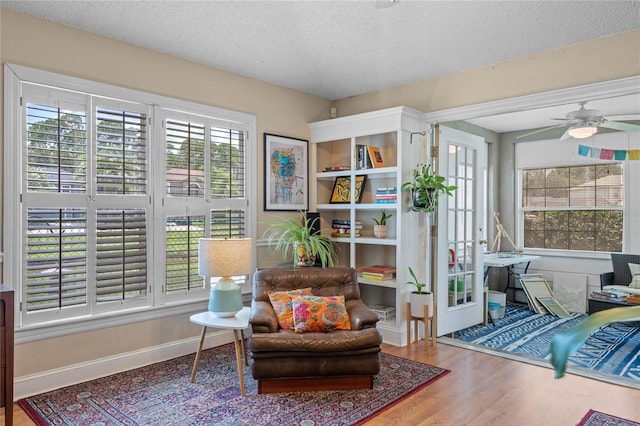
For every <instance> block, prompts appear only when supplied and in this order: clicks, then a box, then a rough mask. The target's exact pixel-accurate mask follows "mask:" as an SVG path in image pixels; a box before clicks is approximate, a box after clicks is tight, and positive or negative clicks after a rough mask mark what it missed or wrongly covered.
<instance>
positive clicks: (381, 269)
mask: <svg viewBox="0 0 640 426" xmlns="http://www.w3.org/2000/svg"><path fill="white" fill-rule="evenodd" d="M358 272H359V273H360V276H361V277H362V278H367V279H370V280H380V281H382V280H392V279H394V278H395V277H396V267H395V266H387V265H371V266H361V267H360V268H358Z"/></svg>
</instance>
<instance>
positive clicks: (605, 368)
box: [455, 302, 640, 380]
mask: <svg viewBox="0 0 640 426" xmlns="http://www.w3.org/2000/svg"><path fill="white" fill-rule="evenodd" d="M584 317H585V315H578V314H576V315H574V316H572V317H571V318H557V317H554V316H552V315H542V314H535V313H533V312H532V311H530V310H529V309H527V307H526V306H524V305H519V304H514V303H510V302H508V303H507V308H506V313H505V316H504V319H501V320H496V321H495V326H494V325H491V324H489V325H488V326H483V325H477V326H474V327H470V328H467V329H465V330H462V331H459V332H456V334H455V338H456V339H459V340H462V341H465V342H469V343H473V344H476V345H482V346H486V347H488V348H492V349H499V350H502V351H507V352H511V353H515V354H523V355H528V356H532V357H536V358H541V359H544V360H549V359H550V358H551V355H550V352H549V348H550V344H551V338H552V337H553V336H554V335H555V334H556V333H559V332H562V331H564V330H566V329H568V328H570V327H572V326H573V325H575V324H577V323H578V322H580V321H581V320H582V319H583V318H584ZM569 365H573V366H578V367H582V368H587V369H590V370H594V371H597V372H599V373H607V374H614V375H616V376H620V377H625V378H629V379H636V380H640V322H627V323H614V324H610V325H608V326H606V327H603V328H602V329H600V330H599V331H598V332H596V333H594V334H593V335H592V336H591V337H590V338H589V339H588V340H587V341H586V342H585V344H584V345H582V347H581V348H580V349H579V350H578V351H577V352H575V353H574V354H573V355H571V356H570V357H569Z"/></svg>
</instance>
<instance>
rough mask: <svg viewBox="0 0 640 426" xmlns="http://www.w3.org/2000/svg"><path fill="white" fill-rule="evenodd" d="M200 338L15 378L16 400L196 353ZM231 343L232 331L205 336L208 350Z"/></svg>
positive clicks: (205, 345) (196, 337) (211, 333)
mask: <svg viewBox="0 0 640 426" xmlns="http://www.w3.org/2000/svg"><path fill="white" fill-rule="evenodd" d="M199 340H200V337H199V336H195V337H192V338H189V339H183V340H178V341H174V342H169V343H165V344H162V345H157V346H151V347H148V348H144V349H140V350H137V351H133V352H128V353H122V354H117V355H113V356H110V357H105V358H100V359H97V360H94V361H90V362H82V363H78V364H73V365H69V366H66V367H62V368H56V369H53V370H48V371H42V372H39V373H37V374H30V375H26V376H21V377H16V378H15V380H14V400H15V401H17V400H19V399H22V398H26V397H28V396H32V395H38V394H40V393H43V392H48V391H51V390H54V389H59V388H62V387H65V386H70V385H74V384H77V383H82V382H86V381H88V380H93V379H97V378H99V377H104V376H108V375H111V374H116V373H120V372H122V371H127V370H131V369H134V368H138V367H143V366H145V365H149V364H154V363H156V362H162V361H166V360H168V359H172V358H177V357H179V356H183V355H188V354H195V352H196V350H197V348H198V341H199ZM231 342H233V333H232V332H231V331H230V330H219V331H215V332H214V331H210V332H209V333H207V335H206V338H205V342H204V346H203V348H205V349H208V348H212V347H214V346H220V345H224V344H226V343H231ZM185 380H187V381H188V380H189V375H188V374H187V375H186V376H185Z"/></svg>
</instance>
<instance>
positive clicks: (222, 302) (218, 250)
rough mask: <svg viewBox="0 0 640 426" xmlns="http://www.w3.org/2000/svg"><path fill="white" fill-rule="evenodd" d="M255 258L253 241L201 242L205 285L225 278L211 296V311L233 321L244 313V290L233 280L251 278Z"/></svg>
mask: <svg viewBox="0 0 640 426" xmlns="http://www.w3.org/2000/svg"><path fill="white" fill-rule="evenodd" d="M252 258H253V256H252V245H251V238H236V239H231V238H229V239H226V238H225V239H218V238H200V241H199V250H198V272H199V274H200V275H202V276H204V277H205V278H204V279H205V284H206V283H207V279H208V280H209V282H210V281H211V278H210V277H221V278H220V279H219V280H218V281H217V282H216V283H214V284H213V285H211V292H210V293H209V311H211V312H212V313H214V314H215V315H216V316H219V317H223V318H225V317H232V316H234V315H235V314H237V313H238V312H239V311H240V310H241V309H242V294H241V290H240V286H239V285H238V284H237V283H236V282H235V281H234V280H233V278H232V277H233V276H237V275H247V274H249V273H250V272H251V265H252Z"/></svg>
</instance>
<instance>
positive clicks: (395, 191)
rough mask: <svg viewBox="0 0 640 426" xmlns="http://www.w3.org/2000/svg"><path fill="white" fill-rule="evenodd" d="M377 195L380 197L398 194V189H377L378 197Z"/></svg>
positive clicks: (393, 187) (392, 187)
mask: <svg viewBox="0 0 640 426" xmlns="http://www.w3.org/2000/svg"><path fill="white" fill-rule="evenodd" d="M377 194H380V195H393V194H398V188H396V187H395V186H389V187H380V188H376V195H377Z"/></svg>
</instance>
